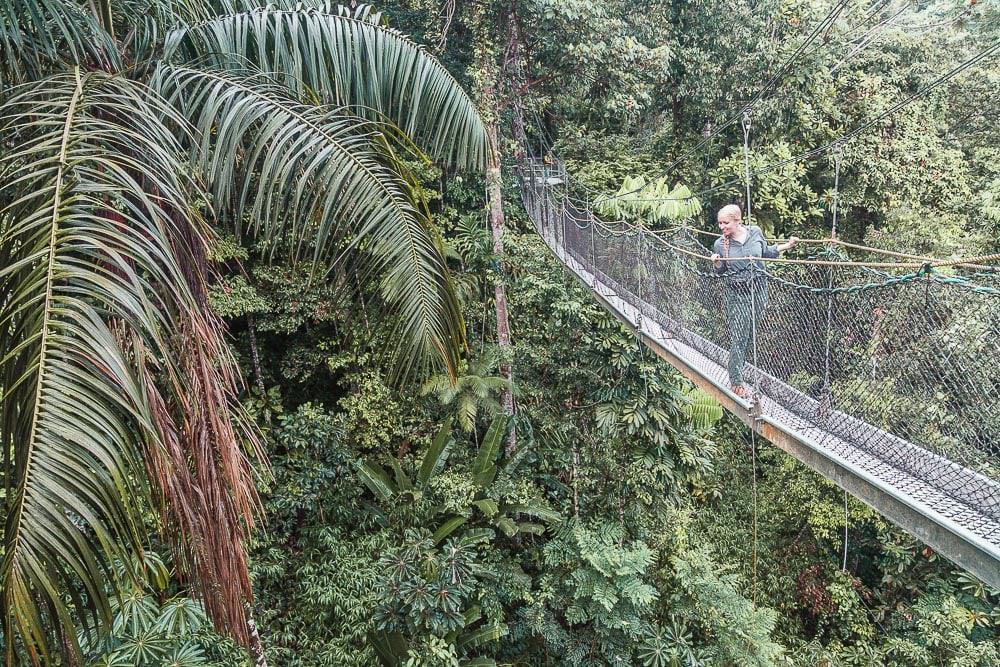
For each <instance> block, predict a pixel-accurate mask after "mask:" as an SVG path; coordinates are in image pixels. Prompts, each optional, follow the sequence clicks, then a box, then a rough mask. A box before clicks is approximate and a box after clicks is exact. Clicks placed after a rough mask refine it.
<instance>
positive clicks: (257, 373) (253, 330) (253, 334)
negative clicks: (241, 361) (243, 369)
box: [247, 314, 267, 400]
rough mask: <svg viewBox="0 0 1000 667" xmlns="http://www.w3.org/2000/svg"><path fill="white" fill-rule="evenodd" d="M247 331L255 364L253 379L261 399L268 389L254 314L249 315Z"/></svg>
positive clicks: (251, 355)
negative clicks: (262, 367)
mask: <svg viewBox="0 0 1000 667" xmlns="http://www.w3.org/2000/svg"><path fill="white" fill-rule="evenodd" d="M247 332H248V333H249V334H250V362H251V364H252V365H253V379H254V383H255V384H256V385H257V391H259V392H260V399H261V400H264V398H265V397H266V396H267V391H266V390H265V389H264V374H263V373H262V372H261V368H260V349H259V348H258V347H257V320H256V318H255V317H254V316H253V315H252V314H248V315H247Z"/></svg>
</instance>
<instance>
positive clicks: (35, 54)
mask: <svg viewBox="0 0 1000 667" xmlns="http://www.w3.org/2000/svg"><path fill="white" fill-rule="evenodd" d="M85 62H90V63H93V64H95V65H100V66H102V67H104V68H115V69H118V68H120V66H121V64H120V61H119V57H118V49H117V47H116V46H115V43H114V40H113V39H112V38H111V35H109V34H108V33H107V32H106V31H105V30H104V29H103V28H101V24H100V22H99V21H98V19H97V17H95V16H94V15H93V14H91V13H90V12H89V11H87V10H86V9H84V8H83V7H81V6H80V4H79V3H77V2H73V0H5V2H2V3H0V93H2V92H3V90H4V88H6V87H8V86H10V85H12V84H18V83H22V82H25V81H27V80H29V79H31V78H37V77H39V76H42V75H44V74H46V73H48V72H49V71H51V69H52V66H53V65H55V64H58V63H70V64H83V63H85Z"/></svg>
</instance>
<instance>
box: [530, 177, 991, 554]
mask: <svg viewBox="0 0 1000 667" xmlns="http://www.w3.org/2000/svg"><path fill="white" fill-rule="evenodd" d="M521 175H522V191H523V194H524V200H525V206H526V208H527V210H528V213H529V215H530V217H531V218H532V220H533V221H534V223H535V226H536V229H537V231H538V232H539V234H540V235H541V236H542V237H543V239H544V240H545V241H546V243H547V244H548V245H549V246H550V248H552V250H553V251H554V252H555V253H556V254H557V255H558V256H559V258H560V259H561V260H562V261H563V262H564V263H566V264H567V266H569V268H570V269H572V270H573V271H574V272H575V273H576V274H577V275H578V276H579V277H580V278H581V279H583V280H584V281H586V282H587V283H588V285H589V286H590V287H591V288H592V289H593V290H594V291H595V292H597V293H598V294H599V295H601V296H602V297H604V298H605V300H609V299H617V300H618V301H616V303H618V302H621V307H620V308H619V310H620V311H621V314H623V315H624V316H625V318H626V319H628V320H629V321H630V322H631V323H632V324H634V325H635V326H636V327H637V328H638V329H640V330H642V331H643V333H645V334H646V335H647V336H649V337H650V338H653V339H654V340H657V341H669V344H670V346H671V349H672V350H673V351H674V352H676V353H678V356H681V357H683V358H684V360H685V363H688V364H689V365H691V366H692V367H696V368H697V370H698V371H699V373H701V374H702V375H703V376H707V377H709V378H710V379H711V380H712V382H713V383H715V384H717V385H718V386H720V387H728V386H731V385H732V384H733V382H734V376H733V366H734V365H735V366H736V367H738V368H736V378H735V379H736V380H739V381H741V382H742V384H743V385H744V386H746V387H748V388H749V389H750V391H751V393H752V396H753V399H756V404H757V407H758V409H759V410H760V411H761V414H762V415H764V416H767V417H769V418H771V419H772V420H776V421H779V422H780V423H781V424H782V425H783V426H784V427H785V428H787V429H790V430H792V431H794V432H796V433H798V434H800V435H801V436H804V437H806V438H808V440H810V441H811V442H813V443H817V444H818V445H819V446H821V447H823V448H826V449H827V450H829V451H832V452H835V453H836V454H837V455H839V456H840V457H842V458H844V459H846V460H847V461H848V462H849V463H850V464H851V465H852V466H855V467H857V468H860V469H863V470H864V472H865V473H866V474H869V475H872V476H874V477H877V478H878V479H880V480H882V481H883V482H885V483H887V484H889V485H891V486H892V487H893V488H894V489H896V491H898V492H899V493H901V494H904V495H907V496H909V497H911V498H914V499H916V500H918V501H919V502H921V503H923V504H926V505H927V506H928V507H930V508H931V509H932V510H933V511H935V512H938V513H939V514H941V515H942V516H944V517H946V518H947V519H949V520H950V521H953V522H955V523H956V524H957V525H959V526H961V527H962V528H963V529H965V530H967V531H969V532H971V533H972V534H974V535H976V536H978V537H979V538H981V539H984V540H986V541H987V542H988V543H990V544H993V545H1000V483H998V481H997V480H998V479H1000V437H998V434H1000V372H998V368H1000V345H998V342H997V341H998V340H1000V290H998V288H1000V281H998V279H997V274H995V273H982V274H970V275H963V276H960V275H957V274H948V275H945V274H943V273H937V272H929V271H924V270H919V269H917V270H915V269H914V268H912V267H907V268H892V267H871V266H856V265H853V264H850V263H847V262H846V259H847V258H846V257H844V256H842V255H839V254H838V253H837V252H836V251H834V250H832V249H823V250H821V251H819V252H818V253H816V255H815V256H814V257H813V258H812V259H814V260H816V261H815V262H813V263H807V264H806V263H803V264H793V263H785V262H770V263H767V265H766V268H765V270H763V271H760V270H756V269H750V270H751V271H754V275H750V276H740V277H739V280H734V276H733V274H732V273H730V275H728V276H720V275H718V274H717V273H716V272H715V271H713V270H712V266H711V263H710V262H708V261H706V259H705V257H706V256H707V255H708V254H710V253H711V250H708V249H706V247H705V246H704V245H703V244H702V243H701V242H700V240H699V237H698V236H697V235H696V234H693V233H692V232H691V231H689V230H688V229H687V228H683V227H682V228H679V229H676V230H673V231H669V232H655V233H654V232H651V231H649V230H646V229H642V228H637V227H634V226H630V225H627V224H617V225H616V224H609V223H605V222H602V221H599V220H597V219H595V217H594V216H593V214H592V213H591V212H590V210H589V207H588V206H587V205H586V204H585V203H583V202H578V201H576V200H574V198H573V197H572V196H570V195H569V193H568V192H567V188H566V181H567V178H566V174H565V172H564V171H563V169H562V167H561V165H558V164H555V165H547V164H545V163H543V162H541V161H532V162H528V163H526V165H525V166H523V167H522V172H521ZM734 340H735V341H736V342H734ZM741 340H745V341H746V342H745V344H744V345H741V344H740V341H741ZM731 355H745V364H740V363H738V362H739V358H738V357H737V358H736V360H735V361H734V363H733V364H731V363H730V361H731ZM740 376H741V377H740ZM753 399H751V400H753Z"/></svg>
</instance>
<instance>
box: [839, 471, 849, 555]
mask: <svg viewBox="0 0 1000 667" xmlns="http://www.w3.org/2000/svg"><path fill="white" fill-rule="evenodd" d="M847 522H848V515H847V489H844V563H843V565H841V567H840V569H841V570H842V571H844V572H847Z"/></svg>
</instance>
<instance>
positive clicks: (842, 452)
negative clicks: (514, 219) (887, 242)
mask: <svg viewBox="0 0 1000 667" xmlns="http://www.w3.org/2000/svg"><path fill="white" fill-rule="evenodd" d="M538 222H539V221H536V224H538ZM539 231H540V233H541V236H542V238H543V240H544V241H545V243H546V245H547V246H548V247H549V249H550V250H551V251H552V252H553V254H554V255H555V256H556V257H557V258H558V259H559V261H560V262H562V263H563V264H564V265H565V266H566V267H567V268H568V269H569V270H570V272H571V273H572V274H573V275H575V276H576V277H577V278H578V279H579V280H580V281H581V282H582V283H583V284H584V285H585V286H586V287H587V288H588V289H589V290H591V291H592V292H593V293H594V295H595V296H596V297H597V298H598V299H599V300H600V301H601V302H602V303H603V304H604V306H605V307H606V308H607V309H608V310H609V311H610V312H611V313H613V314H614V315H615V316H616V317H618V319H619V320H621V321H622V322H623V323H624V324H625V325H626V326H628V327H629V328H630V329H632V330H633V331H635V332H636V333H637V334H638V335H639V336H640V337H641V338H642V340H643V341H644V342H645V344H646V345H647V346H648V347H650V348H651V349H652V350H654V351H655V352H656V353H657V354H658V355H659V356H661V357H662V358H664V359H665V360H666V361H668V362H669V363H671V364H672V365H673V366H675V367H676V368H678V370H680V371H681V373H683V374H684V375H685V376H686V377H688V378H689V379H690V380H691V381H693V382H694V383H695V384H697V385H698V386H700V387H701V388H703V389H704V390H706V391H708V392H709V393H711V394H712V395H713V396H715V397H716V398H717V399H718V400H719V401H720V403H722V405H723V406H724V407H725V408H726V409H728V410H729V411H730V412H732V413H733V414H734V415H735V416H736V417H738V418H739V419H740V420H741V421H743V422H744V423H745V424H746V425H747V426H749V427H751V428H753V429H754V431H756V432H757V433H759V434H760V435H762V436H763V437H765V438H767V439H768V440H770V441H771V442H773V443H774V444H775V445H777V446H778V447H780V448H781V449H783V450H784V451H786V452H787V453H789V454H790V455H792V456H793V457H795V458H796V459H798V460H799V461H801V462H802V463H804V464H806V465H807V466H808V467H810V468H812V469H813V470H815V471H817V472H819V473H820V474H822V475H823V476H825V477H826V478H828V479H830V480H831V481H833V482H834V483H836V484H838V485H839V486H841V487H842V488H844V489H845V490H846V491H848V492H849V493H851V494H853V495H854V496H856V497H858V498H860V499H861V500H862V501H864V502H866V503H867V504H868V505H870V506H871V507H873V508H874V509H875V510H876V511H878V512H880V513H881V514H883V515H884V516H886V517H887V518H888V519H890V520H891V521H893V522H895V523H896V524H897V525H899V526H900V527H902V528H903V529H904V530H906V531H908V532H910V533H911V534H913V535H914V536H915V537H917V538H918V539H920V540H921V541H922V542H924V543H926V544H928V545H929V546H930V547H932V548H933V549H935V550H936V551H937V552H939V553H940V554H941V555H943V556H945V557H946V558H948V559H949V560H951V561H953V562H955V563H956V564H958V565H959V566H961V567H963V568H964V569H966V570H968V571H969V572H971V573H972V574H974V575H975V576H977V577H979V578H980V579H982V580H983V581H984V582H986V583H987V584H989V585H990V586H993V587H994V588H998V589H1000V506H998V503H1000V500H998V499H1000V483H998V482H996V481H994V480H991V479H988V478H986V477H983V476H982V475H979V474H977V473H975V472H973V471H971V470H968V469H966V468H963V467H961V466H958V465H957V464H955V463H952V462H950V461H948V460H946V459H943V458H942V457H940V456H938V455H937V454H934V453H932V452H929V451H927V450H925V449H922V448H920V447H917V446H916V445H913V444H911V443H908V442H906V441H904V440H901V439H900V438H897V437H896V436H893V435H892V434H890V433H887V432H885V431H882V430H880V429H877V428H876V427H874V426H872V425H870V424H867V423H864V422H861V421H860V420H858V419H856V418H854V417H851V416H850V415H846V414H844V413H841V412H837V411H830V412H829V413H828V414H823V416H822V419H817V418H816V415H818V414H821V412H822V406H820V405H819V403H818V402H817V401H816V400H815V399H812V398H811V397H808V396H806V395H804V394H803V393H802V392H800V391H798V390H797V389H795V388H794V387H791V386H790V385H788V384H787V383H785V382H783V381H781V380H780V379H778V378H775V377H773V376H770V375H767V374H766V373H763V372H762V371H760V370H759V369H755V368H753V367H752V366H751V367H749V372H750V373H757V374H758V376H759V377H760V378H761V380H760V382H759V384H758V386H759V388H760V395H759V398H758V401H757V402H756V404H751V403H750V402H748V401H746V400H744V399H741V398H740V397H738V396H736V395H735V394H733V393H732V392H731V391H730V390H729V388H728V386H729V377H728V372H727V370H726V367H725V362H726V359H727V355H728V353H727V352H726V351H725V350H722V349H721V348H719V346H718V345H716V344H714V343H712V342H711V341H708V340H706V339H704V338H702V337H700V336H698V335H697V334H695V333H693V332H691V331H689V330H687V329H684V328H682V327H680V326H679V325H677V324H676V323H673V322H672V321H671V320H670V319H669V318H668V317H667V316H666V315H664V314H663V313H662V312H659V311H657V310H656V309H655V308H654V307H653V306H651V305H650V304H648V303H645V302H644V303H642V304H641V305H642V312H640V309H639V308H638V307H637V304H638V303H639V302H638V299H637V298H636V297H635V295H633V294H630V293H628V291H627V290H624V289H622V288H621V287H619V286H616V285H614V281H613V280H611V279H610V278H608V277H607V276H604V275H601V274H598V275H594V273H591V271H590V270H588V268H587V267H586V266H585V264H584V263H583V262H582V261H579V259H578V258H577V257H575V256H573V254H572V253H569V252H566V251H565V249H564V248H563V247H562V246H561V245H560V244H559V243H558V242H557V240H556V238H555V237H554V236H553V235H551V234H546V233H544V232H543V231H542V230H541V229H540V230H539ZM580 259H582V258H580ZM790 405H795V406H798V407H799V409H798V410H796V411H793V410H791V409H789V407H788V406H790ZM803 405H807V406H809V405H811V410H810V414H811V418H807V417H805V416H804V415H803V412H802V409H801V406H803ZM848 437H849V438H850V439H847V438H848ZM969 479H974V480H975V482H976V483H975V484H968V482H967V480H969ZM973 489H974V490H973ZM969 503H973V504H974V505H975V506H976V507H978V508H980V509H979V510H977V509H974V508H973V507H972V506H970V504H969ZM983 508H985V509H986V511H987V512H988V513H984V511H980V510H982V509H983Z"/></svg>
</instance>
